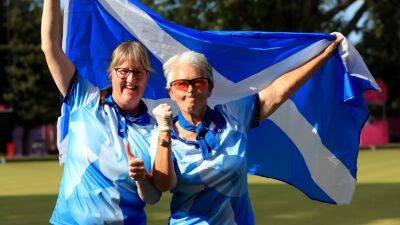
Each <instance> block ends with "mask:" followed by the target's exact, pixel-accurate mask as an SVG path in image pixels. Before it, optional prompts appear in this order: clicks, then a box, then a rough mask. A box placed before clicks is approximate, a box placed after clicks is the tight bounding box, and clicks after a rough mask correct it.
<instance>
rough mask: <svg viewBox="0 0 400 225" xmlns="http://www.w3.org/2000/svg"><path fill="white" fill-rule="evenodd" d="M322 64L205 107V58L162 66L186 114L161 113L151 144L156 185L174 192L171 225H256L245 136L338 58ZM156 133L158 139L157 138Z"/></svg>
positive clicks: (209, 80) (320, 59) (208, 80)
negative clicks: (234, 98)
mask: <svg viewBox="0 0 400 225" xmlns="http://www.w3.org/2000/svg"><path fill="white" fill-rule="evenodd" d="M340 42H341V40H339V39H337V40H335V41H333V42H332V43H331V44H330V45H329V46H328V47H327V48H326V49H325V50H324V51H323V52H321V53H320V54H319V55H318V56H316V57H315V58H313V59H312V60H310V61H309V62H307V63H306V64H304V65H302V66H301V67H299V68H297V69H295V70H293V71H290V72H288V73H286V74H283V75H282V76H280V77H279V78H278V79H276V80H275V81H274V82H273V83H272V84H271V85H270V86H268V87H267V88H265V89H264V90H261V91H260V92H259V93H257V94H255V95H252V96H248V97H245V98H243V99H239V100H236V101H233V102H229V103H227V104H223V105H217V106H216V107H214V109H211V108H210V107H208V106H207V98H208V97H210V95H211V92H212V90H213V77H212V68H211V66H210V65H209V63H208V62H207V59H206V58H205V57H204V55H202V54H199V53H195V52H185V53H183V54H181V55H177V56H174V57H172V58H171V59H169V60H168V61H167V62H166V63H165V64H164V72H165V76H166V78H167V90H168V92H169V95H170V97H171V99H172V100H173V101H175V102H176V104H177V105H178V107H179V109H180V113H179V114H178V115H177V116H176V117H174V118H173V119H172V111H171V107H170V106H168V105H167V104H161V105H159V106H157V107H156V108H155V109H154V110H153V113H154V115H155V117H156V119H157V123H158V132H155V133H154V134H153V136H152V137H151V139H150V152H151V155H152V161H153V162H154V167H153V178H154V183H155V185H156V187H157V188H158V189H159V190H160V191H168V190H171V192H172V194H173V195H172V201H171V216H170V219H169V224H216V225H220V224H243V225H249V224H254V216H253V211H252V207H251V204H250V200H249V196H248V188H247V167H246V140H247V131H248V130H249V129H250V128H251V127H253V126H257V124H258V123H259V121H261V120H264V119H265V118H267V117H268V116H269V115H271V114H272V113H273V112H274V111H275V110H276V109H277V108H278V107H279V106H280V105H281V104H282V103H283V102H284V101H286V100H287V99H288V98H289V97H290V96H291V95H292V94H293V93H294V92H295V91H296V90H297V89H298V88H299V87H300V86H301V85H302V84H303V83H304V82H305V81H306V80H307V79H308V78H309V77H310V76H311V75H312V74H314V73H315V72H316V71H317V70H318V68H319V67H320V66H321V65H322V64H323V63H324V62H325V61H326V60H327V59H328V58H329V57H330V56H331V55H332V54H333V52H334V51H335V49H336V46H337V45H338V44H339V43H340ZM157 133H158V134H157Z"/></svg>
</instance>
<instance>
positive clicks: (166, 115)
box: [153, 103, 172, 131]
mask: <svg viewBox="0 0 400 225" xmlns="http://www.w3.org/2000/svg"><path fill="white" fill-rule="evenodd" d="M153 114H154V117H155V118H156V120H157V124H158V130H159V131H170V130H171V129H172V108H171V106H169V105H168V104H167V103H163V104H160V105H158V106H157V107H155V108H154V109H153Z"/></svg>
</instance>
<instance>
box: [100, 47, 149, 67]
mask: <svg viewBox="0 0 400 225" xmlns="http://www.w3.org/2000/svg"><path fill="white" fill-rule="evenodd" d="M125 61H130V62H135V61H136V62H138V63H139V65H141V66H142V67H143V69H145V70H146V71H147V72H148V73H149V72H151V63H150V59H149V55H148V53H147V50H146V48H145V47H144V46H143V45H142V44H141V43H139V42H137V41H126V42H123V43H121V44H120V45H118V47H117V48H115V49H114V51H113V53H112V55H111V61H110V65H109V66H108V73H109V74H111V72H112V71H113V70H114V68H115V67H116V66H118V65H121V64H122V63H124V62H125Z"/></svg>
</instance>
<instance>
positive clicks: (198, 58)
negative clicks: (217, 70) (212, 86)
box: [163, 51, 214, 88]
mask: <svg viewBox="0 0 400 225" xmlns="http://www.w3.org/2000/svg"><path fill="white" fill-rule="evenodd" d="M182 63H188V64H189V65H191V66H193V67H195V68H197V69H199V70H200V71H201V72H202V73H203V76H204V77H205V78H208V79H209V80H210V81H211V83H214V79H213V74H212V67H211V65H210V64H209V63H208V61H207V58H206V57H205V56H204V55H203V54H201V53H198V52H194V51H187V52H184V53H182V54H178V55H175V56H172V57H171V58H170V59H168V60H167V61H166V62H165V63H164V65H163V70H164V75H165V78H166V80H167V84H166V86H167V88H168V87H169V84H170V83H171V82H172V80H171V76H172V71H173V70H174V69H175V68H176V67H177V66H179V65H181V64H182Z"/></svg>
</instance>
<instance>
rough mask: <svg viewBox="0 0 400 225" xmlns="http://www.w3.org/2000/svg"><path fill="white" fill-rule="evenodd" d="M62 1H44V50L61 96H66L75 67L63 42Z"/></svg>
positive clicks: (42, 33) (42, 31)
mask: <svg viewBox="0 0 400 225" xmlns="http://www.w3.org/2000/svg"><path fill="white" fill-rule="evenodd" d="M61 28H62V25H61V8H60V0H44V4H43V14H42V28H41V37H42V50H43V52H44V54H45V56H46V61H47V65H48V67H49V70H50V73H51V75H52V77H53V79H54V82H55V83H56V85H57V87H58V89H59V90H60V92H61V94H62V95H63V96H65V94H66V93H67V90H68V86H69V83H70V81H71V79H72V76H73V75H74V71H75V66H74V65H73V64H72V62H71V61H70V60H69V59H68V57H67V56H66V55H65V54H64V52H63V50H62V47H61V41H62V29H61Z"/></svg>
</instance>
